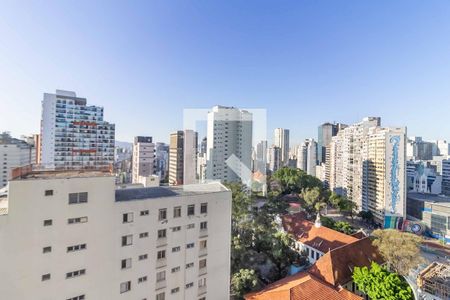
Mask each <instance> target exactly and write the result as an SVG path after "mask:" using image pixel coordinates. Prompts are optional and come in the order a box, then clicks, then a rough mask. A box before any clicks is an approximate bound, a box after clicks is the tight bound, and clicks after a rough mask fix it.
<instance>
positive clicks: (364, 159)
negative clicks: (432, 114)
mask: <svg viewBox="0 0 450 300" xmlns="http://www.w3.org/2000/svg"><path fill="white" fill-rule="evenodd" d="M329 149H330V155H329V161H327V166H326V169H327V170H328V171H327V172H328V173H329V175H328V176H329V177H328V178H327V181H328V184H329V186H330V189H332V190H334V191H336V192H338V193H340V194H343V195H345V196H347V197H348V198H349V199H350V200H352V201H353V202H355V203H356V204H357V206H358V209H359V210H365V211H371V212H372V213H373V214H374V216H375V218H376V219H377V220H378V221H379V222H383V220H384V218H385V216H400V217H404V216H405V207H406V129H405V128H394V127H381V121H380V118H365V119H364V120H363V121H362V122H360V123H357V124H353V125H350V126H349V127H347V128H345V129H343V130H340V131H339V133H338V134H337V135H336V136H335V137H333V138H332V142H331V143H330V145H329Z"/></svg>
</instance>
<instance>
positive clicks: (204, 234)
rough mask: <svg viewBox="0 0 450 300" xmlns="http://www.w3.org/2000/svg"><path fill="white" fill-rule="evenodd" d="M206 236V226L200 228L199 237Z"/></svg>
mask: <svg viewBox="0 0 450 300" xmlns="http://www.w3.org/2000/svg"><path fill="white" fill-rule="evenodd" d="M207 236H208V228H205V229H200V234H199V237H200V238H203V237H207Z"/></svg>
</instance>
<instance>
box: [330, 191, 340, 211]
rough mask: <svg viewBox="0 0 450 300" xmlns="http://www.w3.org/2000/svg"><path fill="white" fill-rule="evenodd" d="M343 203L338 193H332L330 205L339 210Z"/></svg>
mask: <svg viewBox="0 0 450 300" xmlns="http://www.w3.org/2000/svg"><path fill="white" fill-rule="evenodd" d="M341 201H342V196H341V195H338V194H336V193H333V192H332V193H331V195H330V197H329V198H328V203H329V204H330V205H331V206H332V207H334V208H339V204H340V203H341Z"/></svg>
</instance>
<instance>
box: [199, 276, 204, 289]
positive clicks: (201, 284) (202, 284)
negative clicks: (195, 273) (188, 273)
mask: <svg viewBox="0 0 450 300" xmlns="http://www.w3.org/2000/svg"><path fill="white" fill-rule="evenodd" d="M205 286H206V278H202V279H200V280H199V281H198V287H199V288H202V287H205Z"/></svg>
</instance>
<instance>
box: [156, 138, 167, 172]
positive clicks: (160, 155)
mask: <svg viewBox="0 0 450 300" xmlns="http://www.w3.org/2000/svg"><path fill="white" fill-rule="evenodd" d="M155 149H156V152H155V171H156V174H157V175H158V176H159V179H160V180H164V179H165V178H166V176H168V174H169V145H167V144H166V143H156V146H155Z"/></svg>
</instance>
